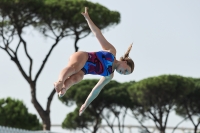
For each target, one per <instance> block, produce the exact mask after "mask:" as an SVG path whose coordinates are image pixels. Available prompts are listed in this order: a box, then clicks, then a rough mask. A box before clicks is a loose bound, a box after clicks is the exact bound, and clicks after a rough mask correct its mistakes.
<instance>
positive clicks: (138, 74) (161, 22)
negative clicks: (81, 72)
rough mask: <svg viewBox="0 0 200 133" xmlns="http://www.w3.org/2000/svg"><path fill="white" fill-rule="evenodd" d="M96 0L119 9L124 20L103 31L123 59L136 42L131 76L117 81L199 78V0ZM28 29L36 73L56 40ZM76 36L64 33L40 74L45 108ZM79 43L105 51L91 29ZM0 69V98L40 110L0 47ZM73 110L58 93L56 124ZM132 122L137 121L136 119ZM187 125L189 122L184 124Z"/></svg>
mask: <svg viewBox="0 0 200 133" xmlns="http://www.w3.org/2000/svg"><path fill="white" fill-rule="evenodd" d="M92 2H98V3H100V4H102V5H104V6H105V7H107V8H108V9H110V10H115V11H118V12H120V14H121V22H120V24H118V25H116V26H113V27H110V28H109V29H106V30H104V31H102V32H103V34H104V36H105V38H106V39H107V40H108V41H109V42H110V43H111V44H113V45H114V46H115V47H116V49H117V56H116V58H118V59H119V57H120V56H121V55H123V54H124V53H125V52H126V50H127V48H128V46H129V45H130V44H131V43H132V42H133V48H132V51H131V53H130V56H131V58H132V59H133V60H134V61H135V71H134V72H133V74H131V75H128V76H127V75H126V76H124V75H123V76H122V75H119V74H118V73H115V77H114V80H117V81H118V82H127V81H130V80H135V81H139V80H141V79H144V78H148V77H151V76H159V75H162V74H178V75H182V76H188V77H194V78H200V71H199V68H200V1H199V0H192V1H190V0H175V1H174V0H165V1H161V0H151V1H149V0H137V1H136V0H127V1H126V2H124V1H121V0H115V1H111V0H110V1H108V0H92ZM89 8H90V7H89ZM83 11H84V7H83ZM97 14H98V12H97ZM80 17H82V16H80ZM25 32H26V34H25V35H24V38H25V40H26V41H27V42H28V51H29V52H30V53H31V56H32V57H33V59H34V67H33V71H34V73H33V75H34V74H35V73H36V72H37V71H38V68H39V66H40V65H41V63H42V60H43V59H44V57H45V55H46V53H47V51H48V50H49V48H50V44H52V43H53V42H52V40H50V39H44V38H43V37H41V35H40V34H39V33H38V32H37V31H35V30H34V29H33V28H32V27H30V28H28V29H26V31H25ZM73 41H74V40H73V38H66V39H63V40H62V41H61V42H60V44H59V45H58V46H57V47H56V48H55V50H54V51H53V53H52V55H51V57H50V59H49V60H48V62H47V64H46V66H45V69H44V71H43V72H42V74H41V75H40V77H39V81H38V83H37V98H38V100H39V101H40V103H41V105H42V106H43V107H45V106H46V102H47V97H48V96H49V94H50V91H51V90H52V88H53V83H54V81H56V80H57V78H58V74H59V72H60V71H61V69H62V68H63V67H65V66H66V64H67V61H68V58H69V56H70V54H72V53H73V52H74V47H73ZM16 42H17V41H15V42H14V43H15V44H16ZM14 43H13V46H14V45H15V44H14ZM78 46H79V47H80V49H79V50H81V51H98V50H101V46H100V44H99V43H98V41H97V40H96V38H95V37H94V36H93V35H92V34H91V35H89V36H88V37H86V38H84V39H82V40H80V41H79V42H78ZM22 51H23V50H22V48H21V49H20V53H19V57H20V59H21V60H20V62H21V63H22V64H23V67H24V68H25V69H26V71H27V66H28V60H27V59H26V58H25V55H24V53H23V52H22ZM0 68H1V69H0V98H6V97H8V96H10V97H13V98H16V99H20V100H23V102H24V103H25V104H26V106H27V107H28V109H29V112H32V113H35V114H37V112H36V110H35V108H34V107H33V105H32V103H31V97H30V89H29V85H28V84H27V83H26V81H25V80H24V78H23V77H22V76H21V74H20V73H19V71H18V68H17V67H16V65H15V64H14V63H13V62H11V60H10V58H9V57H8V55H7V54H6V53H5V52H4V51H2V50H0ZM86 78H87V79H88V78H97V79H99V76H91V75H87V76H85V79H86ZM92 87H93V86H91V89H92ZM83 103H84V101H83ZM73 109H74V107H71V108H69V107H66V106H65V105H63V104H62V103H61V102H60V101H59V100H58V99H57V97H56V96H54V99H53V102H52V105H51V120H52V124H60V123H61V122H62V121H63V120H64V118H65V116H66V114H67V113H68V112H69V111H73ZM179 120H180V119H179V118H177V117H175V116H173V115H172V117H170V121H169V125H170V126H173V125H174V124H176V123H178V121H179ZM133 124H137V123H135V122H133ZM147 124H150V123H147ZM188 125H190V124H187V125H186V126H188ZM55 130H56V131H62V130H60V129H55Z"/></svg>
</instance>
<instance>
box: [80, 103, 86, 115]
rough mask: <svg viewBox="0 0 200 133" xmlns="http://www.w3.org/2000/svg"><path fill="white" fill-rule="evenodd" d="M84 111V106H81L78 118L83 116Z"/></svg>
mask: <svg viewBox="0 0 200 133" xmlns="http://www.w3.org/2000/svg"><path fill="white" fill-rule="evenodd" d="M84 110H85V106H84V105H82V106H81V108H80V110H79V116H81V115H82V114H83V112H84Z"/></svg>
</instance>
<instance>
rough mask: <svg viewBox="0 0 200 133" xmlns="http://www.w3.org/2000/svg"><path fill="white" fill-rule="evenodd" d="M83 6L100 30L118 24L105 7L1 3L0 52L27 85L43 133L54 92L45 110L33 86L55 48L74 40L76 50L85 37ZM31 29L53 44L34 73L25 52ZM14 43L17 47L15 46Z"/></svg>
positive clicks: (49, 0) (61, 1) (25, 0)
mask: <svg viewBox="0 0 200 133" xmlns="http://www.w3.org/2000/svg"><path fill="white" fill-rule="evenodd" d="M84 6H88V7H89V8H91V10H90V11H89V13H90V15H91V18H92V19H93V20H94V21H95V23H96V24H97V25H98V26H99V27H100V28H101V29H104V28H108V27H109V26H111V25H114V24H118V23H119V20H120V15H119V13H118V12H115V11H110V10H108V9H107V8H106V7H104V6H102V5H99V4H94V3H91V2H88V1H78V0H73V1H67V0H0V36H1V42H2V43H1V44H0V49H2V50H4V51H5V52H6V53H7V54H8V56H9V57H10V58H11V60H12V61H13V62H14V63H15V64H16V65H17V67H18V69H19V71H20V73H21V74H22V76H23V77H24V79H25V80H26V81H27V83H28V84H29V86H30V90H31V97H32V99H31V101H32V103H33V105H34V107H35V109H36V110H37V112H38V114H39V115H40V117H41V119H42V122H43V125H44V127H45V128H46V130H50V126H51V120H50V106H51V101H52V99H53V96H54V94H55V90H54V89H52V91H51V93H50V95H49V97H48V98H47V105H46V108H43V107H42V106H41V104H40V103H39V101H38V100H37V97H36V85H37V81H38V78H39V76H40V75H41V72H42V71H43V69H44V67H45V65H46V63H47V60H48V59H49V57H50V55H51V53H52V51H53V50H54V48H55V47H56V46H57V45H58V44H59V42H60V41H61V40H62V39H63V38H64V37H67V36H75V50H76V51H77V50H78V47H77V46H76V44H77V42H78V40H79V39H81V38H84V37H86V36H87V35H88V34H89V33H90V30H89V27H88V26H87V23H86V22H85V20H84V18H83V17H82V16H81V14H80V13H81V11H82V10H84ZM102 18H103V19H102ZM31 26H34V27H35V29H38V30H39V31H40V32H41V35H43V36H44V37H49V38H51V39H52V40H53V43H52V44H51V48H50V49H49V51H48V52H47V55H46V56H45V57H44V59H43V62H42V64H41V66H40V67H39V69H38V70H37V72H36V74H35V76H33V75H34V73H33V61H34V60H33V58H32V57H31V55H30V54H29V52H28V50H27V49H28V48H27V47H28V42H26V41H25V39H24V36H23V35H24V34H25V29H28V28H29V27H31ZM13 40H17V41H18V43H17V44H14V42H13ZM19 49H22V50H24V53H25V55H26V57H27V59H28V61H29V68H28V72H26V71H25V69H24V68H23V64H22V62H20V59H19V56H18V54H19Z"/></svg>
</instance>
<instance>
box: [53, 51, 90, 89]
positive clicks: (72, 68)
mask: <svg viewBox="0 0 200 133" xmlns="http://www.w3.org/2000/svg"><path fill="white" fill-rule="evenodd" d="M87 59H88V54H87V53H86V52H82V51H79V52H75V53H74V54H72V55H71V57H70V59H69V63H68V65H67V67H65V68H64V69H63V70H62V71H61V72H60V75H59V78H58V81H57V82H55V83H54V87H55V89H56V92H60V91H61V89H62V87H63V84H64V82H65V80H66V79H68V78H69V77H71V75H73V74H76V73H77V72H79V71H80V70H81V69H82V68H83V66H84V65H85V62H86V61H87Z"/></svg>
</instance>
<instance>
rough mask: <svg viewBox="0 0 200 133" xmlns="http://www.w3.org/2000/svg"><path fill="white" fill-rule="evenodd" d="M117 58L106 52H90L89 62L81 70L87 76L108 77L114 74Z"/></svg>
mask: <svg viewBox="0 0 200 133" xmlns="http://www.w3.org/2000/svg"><path fill="white" fill-rule="evenodd" d="M114 60H115V56H114V55H113V54H112V53H110V52H106V51H99V52H89V53H88V60H87V62H86V63H85V65H84V67H83V68H82V69H81V70H82V71H83V72H84V73H85V74H93V75H102V76H108V75H110V74H112V73H113V71H112V64H113V62H114Z"/></svg>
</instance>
